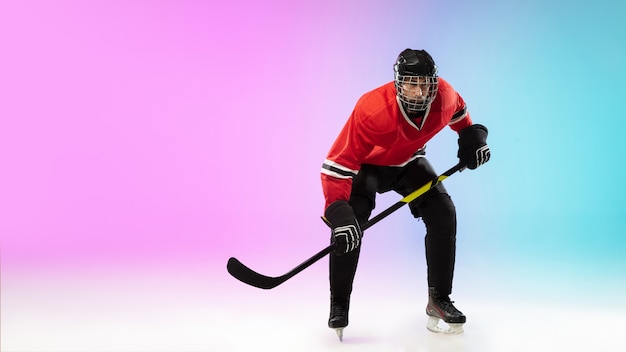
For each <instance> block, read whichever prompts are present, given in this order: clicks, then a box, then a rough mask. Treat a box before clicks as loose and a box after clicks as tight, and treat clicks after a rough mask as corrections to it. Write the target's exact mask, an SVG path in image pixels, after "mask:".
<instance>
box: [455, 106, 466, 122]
mask: <svg viewBox="0 0 626 352" xmlns="http://www.w3.org/2000/svg"><path fill="white" fill-rule="evenodd" d="M466 111H467V106H464V107H463V109H461V110H459V111H457V112H455V113H454V115H452V121H454V120H456V119H458V118H460V117H462V116H463V115H465V112H466Z"/></svg>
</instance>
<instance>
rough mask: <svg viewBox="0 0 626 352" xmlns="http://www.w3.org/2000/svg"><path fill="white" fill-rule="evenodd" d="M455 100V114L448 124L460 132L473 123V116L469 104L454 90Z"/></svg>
mask: <svg viewBox="0 0 626 352" xmlns="http://www.w3.org/2000/svg"><path fill="white" fill-rule="evenodd" d="M453 95H454V98H455V99H453V101H454V102H455V103H454V105H453V110H452V111H453V114H452V119H451V120H450V122H448V126H450V128H452V129H453V130H454V131H456V132H459V131H460V130H462V129H464V128H465V127H469V126H471V125H472V118H471V117H470V114H469V111H467V105H466V104H465V101H464V100H463V98H462V97H461V96H460V95H459V93H457V92H453Z"/></svg>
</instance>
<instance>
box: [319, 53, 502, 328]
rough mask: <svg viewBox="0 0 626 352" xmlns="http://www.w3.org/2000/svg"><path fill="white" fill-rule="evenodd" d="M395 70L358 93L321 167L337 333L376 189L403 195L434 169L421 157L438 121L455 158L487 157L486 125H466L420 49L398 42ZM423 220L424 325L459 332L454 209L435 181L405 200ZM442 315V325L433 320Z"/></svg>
mask: <svg viewBox="0 0 626 352" xmlns="http://www.w3.org/2000/svg"><path fill="white" fill-rule="evenodd" d="M394 72H395V77H394V81H393V82H389V83H387V84H385V85H383V86H381V87H379V88H376V89H374V90H372V91H370V92H368V93H365V94H364V95H363V96H362V97H361V98H360V99H359V101H358V102H357V104H356V106H355V108H354V110H353V112H352V114H351V115H350V117H349V119H348V121H347V122H346V124H345V126H344V127H343V129H342V130H341V132H340V133H339V136H338V137H337V139H336V140H335V143H334V144H333V146H332V147H331V149H330V151H329V153H328V156H327V157H326V160H324V164H323V166H322V175H321V177H322V188H323V191H324V197H325V200H326V204H325V211H324V217H325V218H326V220H328V222H329V224H330V225H331V228H332V235H331V242H333V243H335V244H336V249H335V251H334V252H333V253H331V255H330V293H331V307H330V317H329V320H328V326H329V327H330V328H333V329H336V330H337V333H338V335H339V338H340V339H341V338H342V334H343V328H344V327H346V326H347V325H348V309H349V305H350V294H351V292H352V283H353V281H354V275H355V273H356V268H357V263H358V259H359V252H360V243H361V237H362V232H361V228H360V227H361V226H362V225H363V224H364V223H365V222H367V220H368V219H369V217H370V215H371V213H372V210H373V209H374V206H375V199H376V194H377V193H383V192H387V191H390V190H393V191H395V192H397V193H399V194H400V195H402V196H407V195H408V194H410V193H411V192H413V191H415V190H416V189H418V188H419V187H421V186H423V185H424V184H426V183H427V182H429V181H431V180H433V179H435V178H437V176H438V175H437V173H436V172H435V170H433V167H432V166H431V164H430V163H429V162H428V160H427V159H426V157H425V148H426V143H427V142H428V141H429V140H430V139H432V138H433V137H434V136H435V135H436V134H437V133H439V131H441V130H443V128H444V127H446V126H449V127H450V128H451V129H452V130H454V131H456V132H458V134H459V139H458V145H459V149H458V153H457V156H458V157H459V159H460V162H461V163H462V164H463V165H465V166H466V167H467V168H469V169H476V168H477V167H478V166H480V165H482V164H484V163H485V162H487V161H488V160H489V158H490V151H489V147H488V146H487V128H486V127H484V126H482V125H479V124H473V123H472V120H471V118H470V115H469V113H468V112H467V107H466V106H465V102H464V101H463V98H461V96H460V95H459V94H458V93H457V92H456V91H455V90H454V89H453V88H452V86H451V85H450V84H449V83H448V82H446V81H445V80H443V79H442V78H440V77H438V76H437V66H436V65H435V62H434V61H433V59H432V57H431V56H430V54H428V53H427V52H426V51H424V50H412V49H406V50H404V51H402V53H400V55H399V56H398V58H397V60H396V62H395V65H394ZM409 208H410V210H411V213H412V214H413V216H414V217H415V218H422V220H423V221H424V224H425V226H426V236H425V246H426V262H427V267H428V268H427V274H428V276H427V278H428V279H427V280H428V287H429V290H428V291H429V292H428V295H429V300H428V304H427V307H426V313H427V314H428V315H429V317H430V318H429V323H428V325H427V328H428V329H429V330H431V331H435V332H446V333H460V332H462V331H463V330H462V325H463V324H464V323H465V320H466V318H465V315H463V313H461V312H460V311H459V310H458V309H456V308H455V307H454V305H453V304H452V301H450V298H449V295H450V294H451V292H452V277H453V274H454V261H455V250H456V210H455V207H454V204H453V202H452V200H451V199H450V197H449V196H448V194H447V191H446V189H445V188H444V186H443V184H441V183H440V184H439V185H437V186H436V187H435V188H433V189H431V190H430V191H428V192H427V193H426V194H425V195H424V196H423V197H420V198H418V199H416V200H415V201H413V202H410V203H409ZM440 319H442V320H444V321H445V322H446V323H447V324H448V326H449V327H448V329H447V330H444V329H441V328H439V327H438V326H437V324H438V322H439V320H440Z"/></svg>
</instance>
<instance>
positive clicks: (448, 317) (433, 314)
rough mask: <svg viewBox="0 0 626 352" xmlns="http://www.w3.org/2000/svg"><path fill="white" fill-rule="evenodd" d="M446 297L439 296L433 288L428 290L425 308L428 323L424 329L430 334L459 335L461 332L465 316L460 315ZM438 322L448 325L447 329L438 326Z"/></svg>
mask: <svg viewBox="0 0 626 352" xmlns="http://www.w3.org/2000/svg"><path fill="white" fill-rule="evenodd" d="M452 303H454V302H452V301H451V300H450V298H449V297H448V296H447V295H440V294H438V293H437V291H435V289H434V288H432V287H431V288H429V289H428V305H427V306H426V314H427V315H428V323H427V325H426V328H427V329H428V330H430V331H432V332H437V333H444V334H460V333H462V332H463V324H465V315H463V313H461V312H460V311H459V310H458V309H456V307H455V306H454V305H453V304H452ZM439 320H443V321H444V322H446V323H447V324H448V329H443V328H440V327H439V326H438V324H439Z"/></svg>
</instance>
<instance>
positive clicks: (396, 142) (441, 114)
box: [321, 77, 472, 207]
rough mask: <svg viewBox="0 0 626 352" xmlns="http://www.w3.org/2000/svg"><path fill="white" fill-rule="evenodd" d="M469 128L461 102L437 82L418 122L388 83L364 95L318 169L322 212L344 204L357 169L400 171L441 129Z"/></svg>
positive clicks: (458, 97)
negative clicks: (365, 166) (334, 204)
mask: <svg viewBox="0 0 626 352" xmlns="http://www.w3.org/2000/svg"><path fill="white" fill-rule="evenodd" d="M471 124H472V120H471V118H470V115H469V113H468V112H467V108H466V106H465V102H464V101H463V98H462V97H461V96H460V95H459V94H458V93H457V92H456V91H455V90H454V88H452V86H451V85H450V84H449V83H448V82H446V81H445V80H443V79H442V78H441V77H440V78H439V87H438V92H437V97H436V98H435V100H434V101H433V103H432V104H431V106H430V108H429V109H428V110H427V111H426V114H425V116H424V118H422V119H419V120H411V119H409V117H408V116H407V115H406V114H405V113H404V110H403V109H402V108H401V107H400V102H399V101H398V99H397V97H396V89H395V87H394V82H389V83H387V84H385V85H383V86H381V87H379V88H376V89H374V90H372V91H370V92H368V93H365V94H364V95H363V96H362V97H361V98H360V99H359V101H358V102H357V104H356V106H355V108H354V110H353V111H352V114H351V115H350V117H349V118H348V121H347V122H346V124H345V125H344V127H343V129H342V130H341V132H340V133H339V136H338V137H337V139H336V140H335V143H334V144H333V146H332V147H331V148H330V151H329V152H328V156H327V157H326V160H324V164H323V165H322V175H321V176H322V188H323V191H324V197H325V199H326V205H325V207H328V205H330V204H331V203H332V202H334V201H337V200H348V199H349V198H350V192H351V188H352V178H353V177H354V176H356V175H357V173H358V172H359V169H360V168H361V164H372V165H379V166H398V167H401V166H404V165H406V164H408V163H409V162H410V161H412V160H414V159H415V158H416V157H417V156H418V155H417V153H418V152H419V151H420V150H421V149H423V148H424V147H425V145H426V142H428V141H429V140H430V139H432V138H433V137H434V136H435V135H436V134H437V133H438V132H439V131H441V130H442V129H443V128H444V127H445V126H450V128H452V129H453V130H454V131H457V132H458V131H460V130H462V129H463V128H465V127H468V126H470V125H471Z"/></svg>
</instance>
